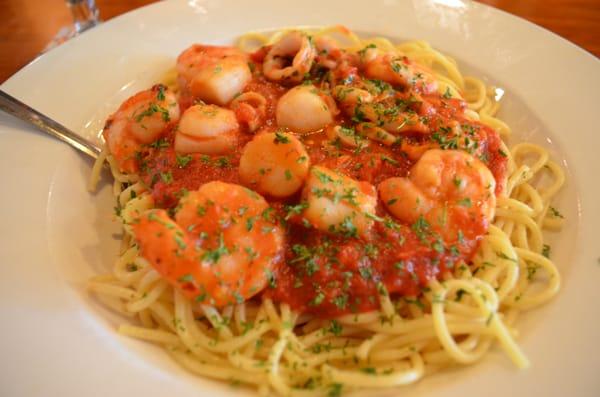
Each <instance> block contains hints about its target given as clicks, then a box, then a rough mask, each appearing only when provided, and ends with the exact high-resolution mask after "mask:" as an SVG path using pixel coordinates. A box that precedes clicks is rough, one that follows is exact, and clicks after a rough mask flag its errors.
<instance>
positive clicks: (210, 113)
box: [175, 105, 240, 154]
mask: <svg viewBox="0 0 600 397" xmlns="http://www.w3.org/2000/svg"><path fill="white" fill-rule="evenodd" d="M239 127H240V126H239V124H238V122H237V119H236V117H235V113H234V112H232V111H231V110H229V109H225V108H221V107H219V106H215V105H194V106H192V107H190V108H188V109H187V110H186V111H185V112H184V113H183V115H182V116H181V121H180V122H179V126H178V128H177V132H176V134H175V150H176V151H178V152H181V153H202V154H223V153H227V152H229V151H230V150H231V149H232V148H233V147H234V146H235V145H236V143H237V140H238V135H237V134H238V131H239Z"/></svg>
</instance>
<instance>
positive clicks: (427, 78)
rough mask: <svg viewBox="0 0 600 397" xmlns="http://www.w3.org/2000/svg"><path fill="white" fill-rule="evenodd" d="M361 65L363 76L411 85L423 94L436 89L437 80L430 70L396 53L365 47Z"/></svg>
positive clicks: (406, 85) (404, 85)
mask: <svg viewBox="0 0 600 397" xmlns="http://www.w3.org/2000/svg"><path fill="white" fill-rule="evenodd" d="M361 67H362V69H363V72H364V74H365V76H367V77H368V78H371V79H377V80H382V81H385V82H386V83H390V84H392V85H395V86H401V87H410V86H413V87H415V88H416V89H417V90H418V91H421V92H422V93H424V94H432V93H434V92H436V90H437V82H436V80H435V78H434V77H433V76H432V74H431V72H429V71H428V70H426V69H424V68H423V67H421V66H419V65H416V64H414V63H412V62H410V61H409V60H408V59H407V58H406V57H403V56H400V55H398V54H396V53H390V52H381V51H379V50H377V49H376V48H367V49H366V51H365V53H364V54H363V55H362V56H361Z"/></svg>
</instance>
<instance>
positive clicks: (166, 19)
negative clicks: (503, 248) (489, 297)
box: [0, 0, 600, 397]
mask: <svg viewBox="0 0 600 397" xmlns="http://www.w3.org/2000/svg"><path fill="white" fill-rule="evenodd" d="M351 4H352V3H351V2H349V1H348V0H339V1H329V2H325V1H323V0H304V1H302V2H296V3H290V4H287V2H284V1H277V0H253V1H252V2H234V1H233V0H231V1H216V0H188V1H172V2H162V3H158V4H155V5H152V6H150V7H146V8H143V9H140V10H137V11H135V12H133V13H130V14H127V15H125V16H122V17H119V18H116V19H114V20H112V21H110V22H108V23H105V24H103V25H101V26H100V27H97V28H95V29H93V30H91V31H89V32H87V33H85V34H84V35H82V36H80V37H78V38H76V39H75V40H72V41H69V42H67V43H66V44H64V45H62V46H60V47H59V48H57V49H55V50H53V51H51V52H49V53H48V54H46V55H44V56H42V57H41V58H39V59H37V60H36V61H35V62H33V63H32V64H30V65H28V66H27V67H26V68H24V69H23V70H21V71H20V72H19V73H17V74H16V75H15V76H13V77H12V78H11V79H9V80H8V81H7V82H6V83H4V84H3V85H2V89H4V90H6V91H8V92H9V93H11V94H13V95H15V96H16V97H18V98H20V99H22V100H23V101H24V102H26V103H28V104H30V105H32V106H33V107H35V108H37V109H39V110H41V111H42V112H44V113H46V114H47V115H49V116H51V117H53V118H55V119H57V120H59V121H60V122H62V123H63V124H65V125H66V126H68V127H70V128H71V129H73V130H77V131H83V133H84V134H85V135H86V136H88V137H93V136H96V134H97V132H98V130H99V127H100V126H101V124H102V120H103V118H104V117H105V116H106V115H107V114H108V113H109V112H110V110H111V109H113V108H114V107H115V106H116V105H118V103H119V102H120V101H121V100H122V99H124V98H125V97H126V96H128V95H129V94H131V93H132V92H134V91H135V90H137V89H140V88H142V87H145V86H147V85H149V84H150V83H151V82H152V81H153V80H156V79H157V77H158V76H159V75H160V73H161V72H162V71H163V70H165V69H166V68H167V67H168V66H169V65H170V64H172V62H173V61H174V58H175V56H176V55H177V54H178V53H179V52H180V51H181V50H183V49H184V48H185V47H187V46H188V45H190V44H191V43H193V42H205V43H229V42H231V40H232V39H233V38H235V37H236V36H238V35H239V34H240V33H242V32H245V31H248V30H255V29H270V28H275V27H284V26H291V25H319V26H324V25H330V24H333V23H343V24H345V25H346V26H348V27H350V28H351V29H353V30H355V31H358V32H367V33H377V34H379V35H386V36H389V37H392V38H395V39H414V38H418V39H425V40H428V41H429V42H431V43H432V44H433V45H434V46H435V47H437V48H439V49H441V50H443V51H444V52H447V53H449V54H451V55H452V56H454V57H456V59H457V60H458V61H459V63H460V65H461V66H463V67H464V68H465V69H467V70H468V71H469V72H471V73H475V74H478V75H481V76H484V77H486V78H489V79H490V81H493V82H495V83H496V84H497V85H499V86H501V87H503V88H504V89H505V90H506V92H507V95H506V99H505V103H504V107H503V110H502V112H501V117H502V118H504V119H505V120H506V121H508V122H509V123H510V124H511V125H512V127H513V129H514V130H515V134H516V135H517V136H519V137H520V138H521V139H527V140H534V141H537V142H542V143H543V144H545V145H546V146H548V147H550V148H551V150H552V151H553V153H554V154H555V156H556V158H557V159H558V160H560V161H562V163H563V165H564V166H565V167H566V168H567V170H568V173H569V181H568V184H567V186H566V188H565V189H564V190H563V192H562V194H561V196H560V202H559V204H558V206H559V207H560V208H561V210H562V211H563V212H564V213H565V214H566V216H567V217H568V223H567V227H566V229H565V230H564V231H563V232H562V233H561V234H560V235H558V236H550V237H551V239H552V241H553V242H552V244H553V254H554V257H553V258H554V259H555V260H556V262H557V263H558V265H559V268H560V270H561V273H562V274H563V277H564V283H563V289H562V291H561V293H560V294H559V296H558V298H557V299H555V300H554V301H553V302H552V303H551V304H549V305H547V306H545V307H544V308H542V309H539V310H536V311H534V312H531V313H528V314H527V315H526V316H523V317H522V318H521V321H520V329H521V330H522V332H521V335H520V338H519V343H520V344H521V345H522V346H523V349H524V350H525V352H526V353H527V355H528V356H529V358H530V359H531V361H532V362H533V366H532V368H531V369H530V370H528V371H523V372H519V371H518V370H516V369H515V368H513V366H512V365H511V364H510V362H509V361H508V359H507V358H506V357H504V356H503V355H502V354H500V352H497V351H496V352H494V353H493V354H491V355H490V356H488V357H486V359H485V360H484V362H483V363H481V364H478V365H476V366H472V367H468V368H462V369H459V370H454V371H451V372H445V373H442V374H439V375H436V376H433V377H430V378H428V379H426V380H424V381H422V382H420V383H418V384H416V385H412V386H409V387H406V388H404V389H403V390H402V393H403V395H406V396H425V395H427V396H430V397H433V396H456V395H468V396H470V395H486V396H502V397H504V396H506V395H507V394H508V395H513V396H532V395H539V396H565V395H573V396H575V395H576V396H592V395H595V396H597V395H600V377H599V376H598V375H597V372H598V370H599V369H600V344H599V342H598V337H599V336H600V316H599V314H600V311H599V310H598V306H597V305H598V302H600V288H598V284H599V282H600V263H599V262H598V260H599V259H598V258H599V257H600V244H599V243H600V241H599V240H598V237H597V236H598V234H597V233H598V228H599V227H600V213H599V208H600V205H599V199H600V195H599V191H600V189H599V187H598V175H599V174H600V166H599V165H598V164H600V162H599V161H598V154H597V153H598V147H600V138H599V135H598V134H599V131H598V127H597V126H598V121H597V120H598V111H599V110H600V62H598V60H597V59H595V58H594V57H592V56H591V55H590V54H588V53H586V52H584V51H582V50H581V49H579V48H577V47H575V46H573V45H572V44H570V43H568V42H567V41H565V40H563V39H561V38H559V37H558V36H555V35H553V34H551V33H549V32H547V31H545V30H542V29H540V28H538V27H536V26H534V25H532V24H529V23H527V22H525V21H523V20H520V19H517V18H515V17H512V16H510V15H508V14H505V13H502V12H499V11H497V10H494V9H491V8H488V7H485V6H481V5H478V4H475V3H470V2H463V1H461V0H423V1H418V0H414V1H413V2H408V1H406V2H403V1H396V0H370V1H368V2H361V3H356V4H352V5H351ZM90 166H91V162H90V161H88V160H87V159H85V158H84V157H83V156H82V155H79V154H77V153H75V152H74V151H73V150H71V149H70V148H68V147H66V146H65V145H63V144H61V143H58V142H56V141H54V140H52V139H51V138H48V137H46V136H44V135H42V134H40V133H38V132H35V131H34V130H32V129H31V128H30V127H28V126H25V125H24V124H22V123H20V122H17V121H15V120H13V119H11V118H9V117H8V116H5V115H0V181H1V183H2V195H1V198H0V219H2V222H1V223H0V232H1V234H0V236H1V240H0V321H1V326H0V357H1V360H2V365H1V368H0V394H2V395H3V396H41V395H44V396H45V395H57V396H58V395H60V396H82V395H84V396H91V395H98V396H108V395H110V396H130V395H131V394H133V393H136V394H137V393H143V395H144V396H148V397H149V396H165V395H176V396H178V397H184V396H198V395H211V396H221V395H223V396H224V395H230V394H237V393H239V392H240V391H239V390H233V389H232V388H231V387H230V386H227V385H222V384H219V383H215V382H212V381H209V380H205V379H199V378H195V377H193V376H191V375H190V374H188V373H187V372H185V371H184V370H182V369H180V368H179V367H178V366H177V365H176V364H174V363H173V362H171V361H170V359H169V358H168V357H167V356H166V355H165V354H164V353H163V352H162V351H161V350H160V349H159V348H157V347H156V346H153V345H150V344H146V343H143V342H138V341H134V340H131V339H128V338H124V337H121V336H119V335H117V334H116V332H115V324H117V322H118V321H119V319H118V318H116V317H115V316H114V315H111V314H110V313H108V312H107V311H106V310H104V309H102V308H101V307H100V306H99V305H98V304H96V303H95V302H94V301H93V300H92V299H90V298H89V296H87V295H86V294H85V291H84V288H83V287H84V284H85V280H86V279H87V277H89V276H90V275H92V274H95V273H97V272H99V271H102V270H105V269H108V268H109V267H110V266H111V264H112V262H113V260H114V259H115V256H116V248H117V242H116V240H114V238H113V237H112V235H111V233H112V232H113V231H116V230H118V228H117V226H116V224H114V223H113V222H112V220H111V213H112V206H113V203H112V199H111V197H110V192H109V189H108V187H107V186H106V185H105V187H104V188H103V189H102V191H101V192H100V193H98V194H96V195H89V194H88V193H87V191H86V190H85V184H86V181H87V178H88V176H89V173H90ZM234 392H235V393H234ZM396 393H397V392H396ZM242 394H243V393H242ZM390 394H391V393H390Z"/></svg>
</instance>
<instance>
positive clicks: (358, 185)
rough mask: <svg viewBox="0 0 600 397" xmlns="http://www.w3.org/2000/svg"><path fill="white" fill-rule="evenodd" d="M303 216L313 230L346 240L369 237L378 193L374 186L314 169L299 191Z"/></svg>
mask: <svg viewBox="0 0 600 397" xmlns="http://www.w3.org/2000/svg"><path fill="white" fill-rule="evenodd" d="M302 198H303V200H304V203H305V205H306V208H305V209H304V211H303V212H302V217H303V218H304V219H305V220H306V221H308V223H309V224H311V225H312V226H313V227H315V228H316V229H319V230H322V231H324V232H329V233H334V234H341V235H344V236H347V237H358V236H362V237H368V236H369V233H370V231H371V228H372V226H373V224H374V220H373V219H374V215H375V207H376V205H377V193H376V191H375V188H374V187H373V185H371V184H370V183H367V182H361V181H356V180H354V179H352V178H349V177H347V176H345V175H342V174H338V173H336V172H334V171H332V170H330V169H328V168H325V167H321V166H314V167H312V168H311V169H310V172H309V177H308V180H307V182H306V185H305V186H304V190H303V192H302Z"/></svg>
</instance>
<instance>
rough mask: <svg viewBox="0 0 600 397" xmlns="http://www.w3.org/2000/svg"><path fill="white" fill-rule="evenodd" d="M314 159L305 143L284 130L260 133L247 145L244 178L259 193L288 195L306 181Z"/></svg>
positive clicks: (245, 148) (242, 164)
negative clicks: (309, 155)
mask: <svg viewBox="0 0 600 397" xmlns="http://www.w3.org/2000/svg"><path fill="white" fill-rule="evenodd" d="M309 166H310V159H309V157H308V153H306V150H305V149H304V146H303V145H302V142H300V140H299V139H298V138H296V137H295V136H294V135H292V134H288V133H284V132H275V133H273V132H263V133H259V134H258V135H256V136H255V137H254V139H252V141H250V142H249V143H248V144H246V146H245V147H244V151H243V152H242V157H241V158H240V168H239V172H240V178H241V180H242V182H244V183H245V184H246V185H248V186H250V187H252V188H253V189H256V191H258V192H259V193H263V194H268V195H270V196H273V197H288V196H291V195H292V194H294V193H296V192H297V191H298V190H299V189H300V188H301V187H302V185H303V184H304V180H305V179H306V176H307V174H308V168H309Z"/></svg>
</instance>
